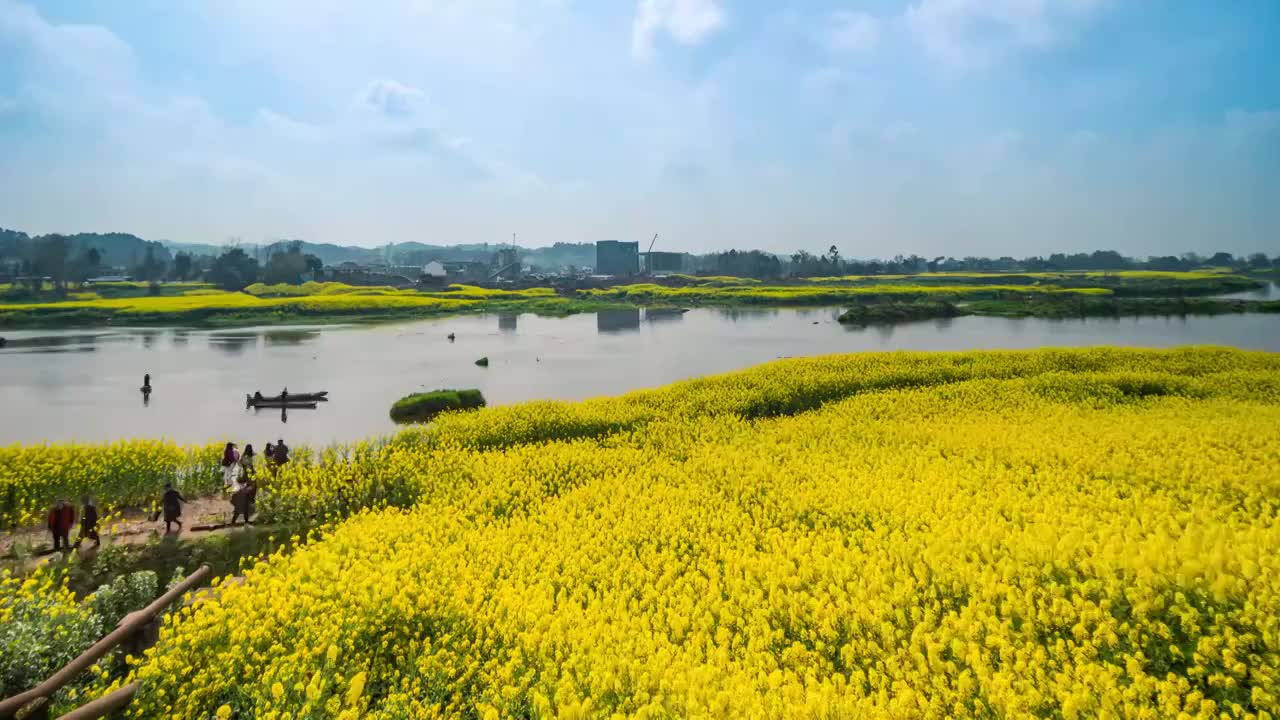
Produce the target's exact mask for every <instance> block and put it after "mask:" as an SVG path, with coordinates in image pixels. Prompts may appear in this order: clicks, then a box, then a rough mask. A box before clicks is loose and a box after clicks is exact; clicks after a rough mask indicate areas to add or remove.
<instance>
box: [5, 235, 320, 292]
mask: <svg viewBox="0 0 1280 720" xmlns="http://www.w3.org/2000/svg"><path fill="white" fill-rule="evenodd" d="M3 239H5V240H9V241H10V242H9V245H10V246H11V247H7V248H4V249H6V250H8V251H9V252H7V253H5V254H6V255H7V257H6V259H5V260H4V261H3V263H2V264H0V275H8V276H9V278H10V279H13V280H18V279H25V280H26V281H27V282H28V283H29V285H30V289H31V290H32V291H39V290H41V289H42V288H43V283H44V280H45V279H46V278H47V279H48V280H49V281H51V282H52V283H53V286H54V290H55V291H65V290H66V289H67V287H69V286H71V285H83V284H84V283H86V282H88V281H89V280H90V279H92V278H96V277H103V276H115V275H118V274H119V275H124V276H126V277H128V278H130V279H133V280H138V281H142V282H150V283H159V282H161V281H166V280H167V281H178V282H180V281H186V280H197V279H203V280H205V281H207V282H210V283H213V284H214V285H217V286H218V287H220V288H223V289H225V290H243V289H244V288H246V287H248V286H249V285H252V284H253V283H256V282H264V283H267V284H269V285H270V284H277V283H295V284H296V283H300V282H303V281H304V280H306V279H309V278H316V277H319V276H320V273H321V271H322V270H323V268H324V263H323V262H321V260H320V258H318V257H316V256H315V255H312V254H309V253H303V252H302V246H301V243H298V242H294V243H290V244H289V245H288V246H286V247H285V248H284V249H278V250H275V251H274V252H272V253H271V256H270V258H268V260H267V261H266V262H264V263H259V262H258V259H257V258H255V257H253V256H251V255H249V254H248V253H246V252H245V251H244V250H243V249H241V248H239V247H231V248H226V249H224V250H223V252H222V253H221V254H220V255H218V256H216V257H214V256H210V255H194V254H192V253H186V252H179V253H176V254H173V255H170V254H169V253H168V251H167V250H165V249H164V247H163V245H160V244H159V243H146V247H145V250H144V251H143V253H142V257H141V258H140V259H139V260H138V261H137V262H136V263H132V264H131V265H125V266H123V267H122V266H117V265H107V264H106V263H105V261H104V257H105V255H106V251H104V250H103V249H101V248H99V247H97V246H95V245H92V244H84V243H83V242H81V243H73V242H72V241H71V239H70V238H68V236H65V235H58V234H53V235H43V236H40V237H36V238H26V237H25V236H24V237H23V238H22V242H21V245H18V244H17V242H15V241H13V238H11V237H10V238H3ZM76 245H79V246H80V248H79V249H76V248H75V246H76ZM157 248H159V249H157Z"/></svg>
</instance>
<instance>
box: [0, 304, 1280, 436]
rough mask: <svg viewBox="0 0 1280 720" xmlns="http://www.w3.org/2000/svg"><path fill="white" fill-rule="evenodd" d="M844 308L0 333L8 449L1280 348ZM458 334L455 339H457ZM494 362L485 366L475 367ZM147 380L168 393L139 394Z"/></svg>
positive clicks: (1175, 331)
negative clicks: (820, 372) (395, 407)
mask: <svg viewBox="0 0 1280 720" xmlns="http://www.w3.org/2000/svg"><path fill="white" fill-rule="evenodd" d="M837 315H838V310H835V309H822V310H693V311H691V312H688V313H685V314H672V313H669V312H645V311H640V310H617V311H610V312H604V313H598V314H585V315H576V316H573V317H568V318H539V317H536V316H533V315H519V316H516V315H482V316H467V317H454V318H442V319H437V320H428V321H421V322H413V323H405V324H395V325H380V326H374V327H350V326H348V327H335V326H327V327H323V328H307V327H290V328H278V327H276V328H250V329H242V330H224V331H206V330H200V331H196V330H182V329H138V330H128V329H111V330H93V331H88V330H85V331H61V332H58V331H13V330H7V331H0V334H3V335H4V336H5V337H7V338H8V339H9V343H8V346H7V347H6V348H4V349H0V444H4V443H9V442H39V441H44V440H81V441H99V440H113V439H118V438H126V437H167V438H171V439H174V440H177V441H180V442H204V441H207V440H219V441H221V440H224V439H232V440H236V441H238V442H240V443H242V444H243V443H245V442H252V443H254V444H255V445H259V446H261V445H262V444H265V443H266V442H267V441H273V440H275V439H277V438H280V437H284V439H285V440H286V441H287V442H289V443H290V444H298V443H311V444H322V443H329V442H334V441H349V440H356V439H360V438H364V437H368V436H371V435H379V434H384V433H386V432H388V431H391V430H393V429H394V427H395V426H394V425H393V424H392V423H391V421H390V420H389V419H388V418H387V410H388V409H389V408H390V406H391V404H392V403H393V402H395V400H396V399H398V398H400V397H401V396H403V395H405V394H407V393H410V392H414V391H417V390H430V389H437V388H451V387H478V388H480V389H481V390H482V391H483V392H484V395H485V397H486V398H487V399H488V400H489V402H490V404H507V403H514V402H519V401H522V400H531V399H536V398H559V399H580V398H587V397H592V396H597V395H615V394H619V393H623V392H626V391H628V390H634V389H636V388H644V387H652V386H656V385H663V384H665V383H669V382H672V381H674V380H680V379H683V378H688V377H694V376H698V375H706V374H710V373H719V372H726V371H729V370H735V369H738V368H744V367H748V366H751V365H755V364H758V363H761V362H767V361H769V360H773V359H775V358H778V357H784V356H800V355H820V354H825V353H839V352H858V351H863V350H899V349H909V350H964V349H980V348H1031V347H1041V346H1045V345H1056V346H1081V345H1101V344H1107V345H1130V346H1142V347H1169V346H1174V345H1187V344H1214V345H1233V346H1237V347H1242V348H1249V349H1255V350H1269V351H1273V352H1280V316H1276V315H1231V316H1220V317H1188V318H1125V319H1120V320H1115V319H1101V318H1096V319H1088V320H1070V321H1053V320H1039V319H1017V320H1014V319H1002V318H981V317H964V318H956V319H954V320H937V321H928V322H922V323H913V324H908V325H899V326H896V327H884V328H868V329H850V328H845V327H843V326H841V325H840V324H839V323H837V322H836V321H835V319H836V316H837ZM449 333H454V334H455V335H456V337H457V339H456V341H455V342H449V341H448V340H447V339H446V336H447V335H448V334H449ZM482 356H487V357H488V358H489V361H490V364H489V367H488V368H481V367H477V366H476V365H475V364H474V363H475V360H476V359H478V358H480V357H482ZM143 373H150V374H151V377H152V385H153V386H154V388H155V390H154V392H153V393H152V395H151V398H150V401H149V403H147V404H145V405H144V403H143V399H142V395H141V393H140V392H139V390H138V388H139V386H140V385H141V384H142V375H143ZM285 386H287V387H288V388H289V390H290V391H292V392H311V391H318V390H328V391H329V393H330V395H329V396H330V398H332V400H331V402H328V403H325V404H322V405H320V407H319V408H318V409H316V410H295V411H292V412H290V413H289V414H288V416H287V422H282V417H281V413H280V412H279V411H267V410H262V411H257V412H255V411H252V410H245V408H244V396H245V394H246V393H252V392H253V391H254V390H262V391H263V392H264V393H266V394H275V393H277V392H279V391H280V389H281V388H282V387H285Z"/></svg>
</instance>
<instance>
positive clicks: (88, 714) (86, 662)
mask: <svg viewBox="0 0 1280 720" xmlns="http://www.w3.org/2000/svg"><path fill="white" fill-rule="evenodd" d="M212 572H213V571H212V570H211V569H210V568H209V566H208V565H201V566H200V568H199V569H198V570H196V571H195V572H193V573H191V574H190V575H188V576H187V577H186V579H185V580H183V581H182V582H180V583H178V584H177V585H175V586H173V588H172V589H170V590H169V591H168V592H166V593H165V594H163V595H161V596H160V597H159V598H157V599H156V601H155V602H153V603H151V604H150V605H148V606H146V607H145V608H143V609H141V610H138V611H136V612H132V613H129V614H128V615H126V616H125V617H124V619H123V620H121V621H120V624H119V625H117V626H116V629H115V630H112V631H111V632H110V633H107V635H106V636H104V637H103V638H102V639H101V640H99V641H98V642H96V643H94V644H93V646H92V647H90V648H89V649H88V650H85V651H84V652H82V653H80V656H79V657H77V658H76V659H75V660H72V661H71V662H69V663H67V664H66V665H64V666H63V667H62V669H61V670H59V671H57V672H56V673H54V674H53V675H52V676H50V677H49V679H48V680H45V681H44V682H42V683H40V684H39V685H37V686H35V687H33V688H31V689H30V690H27V691H26V692H23V693H19V694H17V695H14V696H13V697H11V698H9V699H8V700H4V701H2V702H0V720H7V719H8V718H14V717H17V716H18V713H19V711H22V710H24V709H25V710H26V712H24V713H23V715H22V717H24V718H30V719H31V720H34V719H35V718H42V717H47V716H48V706H49V698H50V697H52V696H53V694H54V693H56V692H58V691H59V690H61V689H62V688H63V686H65V685H66V684H67V683H69V682H71V681H72V680H74V679H75V678H76V676H77V675H79V674H80V673H82V672H84V671H85V670H87V669H88V668H89V666H91V665H93V664H94V663H95V662H97V661H98V660H99V659H101V658H102V656H104V655H106V654H107V653H108V652H111V651H112V650H114V649H115V648H116V647H117V646H119V645H120V644H121V643H124V642H128V641H130V640H132V639H133V638H134V637H136V636H137V635H138V633H139V632H141V631H142V630H144V629H145V628H146V627H147V625H148V624H150V623H151V622H152V621H153V620H155V619H156V617H157V616H159V615H160V614H161V613H162V612H164V610H165V608H167V607H169V605H171V604H172V603H173V602H174V601H175V600H177V599H178V598H180V597H182V595H183V593H185V592H187V591H188V590H190V589H191V588H193V587H195V586H196V585H198V584H200V582H201V581H202V580H204V579H205V578H207V577H208V576H209V575H210V574H211V573H212ZM137 690H138V686H137V684H136V683H134V684H131V685H126V686H124V687H122V688H120V689H119V690H116V691H115V692H112V693H110V694H108V695H104V696H103V697H100V698H98V699H97V700H94V701H93V702H91V703H88V704H87V705H84V706H83V707H80V708H77V709H75V710H73V711H71V712H70V713H68V714H66V715H64V716H63V717H66V718H73V719H74V718H79V719H80V720H88V719H90V718H99V717H103V716H104V715H106V714H107V713H109V712H111V711H113V710H116V709H118V708H121V707H123V706H125V705H127V704H128V703H129V701H130V700H131V699H132V698H133V694H134V693H135V692H137ZM32 705H34V707H28V706H32Z"/></svg>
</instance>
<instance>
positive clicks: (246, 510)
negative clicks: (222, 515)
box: [231, 477, 258, 525]
mask: <svg viewBox="0 0 1280 720" xmlns="http://www.w3.org/2000/svg"><path fill="white" fill-rule="evenodd" d="M257 494H258V485H257V483H256V482H254V480H253V478H252V477H246V478H245V479H244V482H242V483H240V487H238V488H236V492H235V494H234V495H232V496H231V524H232V525H235V524H236V519H237V518H239V517H240V516H244V524H245V525H248V524H249V518H251V517H252V516H253V503H254V499H255V498H256V496H257Z"/></svg>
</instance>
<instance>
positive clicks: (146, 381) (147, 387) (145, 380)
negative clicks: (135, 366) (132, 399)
mask: <svg viewBox="0 0 1280 720" xmlns="http://www.w3.org/2000/svg"><path fill="white" fill-rule="evenodd" d="M142 392H144V393H149V392H151V373H146V374H145V375H143V376H142Z"/></svg>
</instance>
